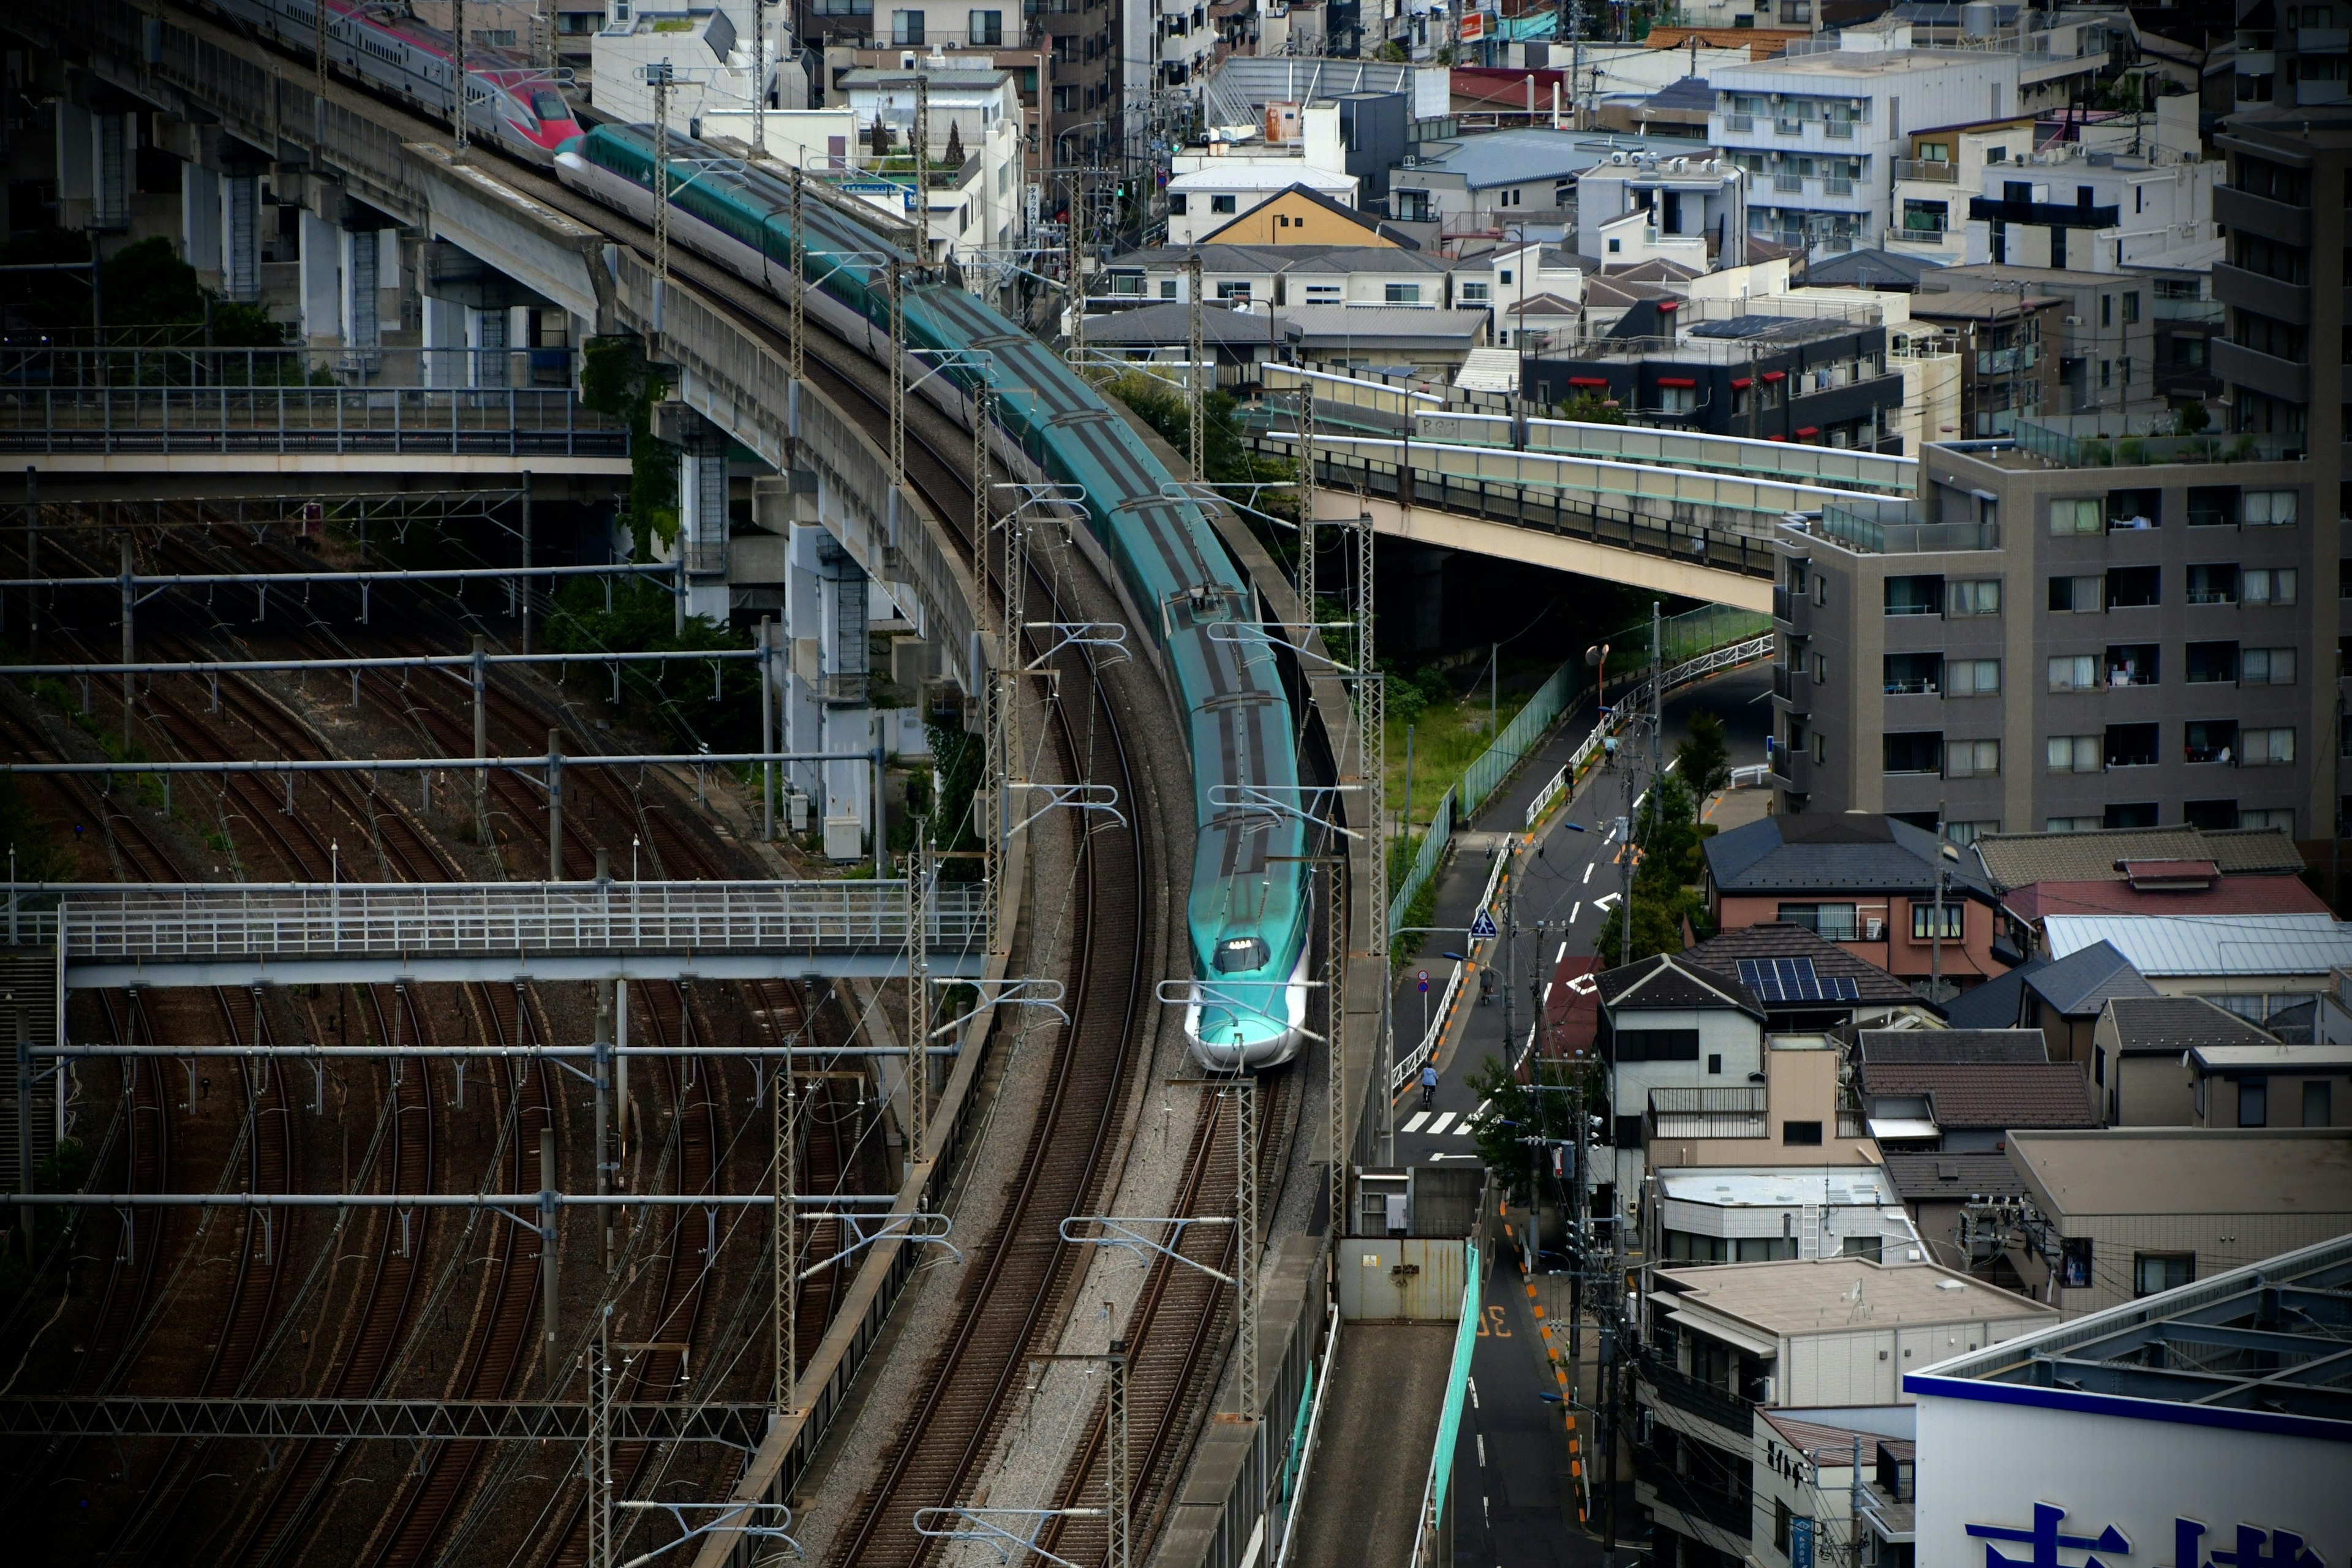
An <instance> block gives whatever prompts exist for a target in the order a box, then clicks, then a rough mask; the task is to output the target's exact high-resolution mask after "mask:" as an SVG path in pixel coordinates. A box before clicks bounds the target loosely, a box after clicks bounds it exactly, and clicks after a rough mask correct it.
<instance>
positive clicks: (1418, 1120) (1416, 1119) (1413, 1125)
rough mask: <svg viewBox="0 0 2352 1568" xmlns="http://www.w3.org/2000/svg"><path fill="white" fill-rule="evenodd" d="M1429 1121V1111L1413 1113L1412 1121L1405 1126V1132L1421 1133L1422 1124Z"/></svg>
mask: <svg viewBox="0 0 2352 1568" xmlns="http://www.w3.org/2000/svg"><path fill="white" fill-rule="evenodd" d="M1428 1120H1429V1112H1428V1111H1426V1110H1416V1111H1414V1112H1413V1113H1412V1121H1408V1122H1406V1123H1405V1124H1404V1130H1405V1131H1407V1132H1418V1131H1421V1124H1422V1123H1423V1122H1424V1121H1428Z"/></svg>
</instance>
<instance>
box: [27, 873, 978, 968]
mask: <svg viewBox="0 0 2352 1568" xmlns="http://www.w3.org/2000/svg"><path fill="white" fill-rule="evenodd" d="M12 924H13V926H14V929H15V930H16V937H17V940H30V941H36V942H56V940H57V937H58V931H59V929H60V924H62V929H63V931H64V938H65V941H64V949H65V952H64V960H65V975H66V985H67V987H68V989H73V990H81V989H88V988H91V987H97V986H106V985H125V984H149V985H164V984H237V983H240V982H244V983H252V982H257V981H259V980H262V979H265V978H266V979H276V980H293V979H296V978H299V979H302V980H305V981H320V980H325V979H328V978H330V977H341V976H355V977H366V978H382V979H415V980H419V981H423V980H438V979H452V978H456V979H482V978H490V977H494V976H500V975H513V976H517V977H520V976H521V975H531V976H536V977H540V978H559V977H563V976H565V975H568V974H572V973H577V974H580V975H582V976H599V975H611V974H620V975H627V976H637V977H644V978H657V977H665V976H675V975H678V974H688V973H691V974H703V975H709V976H711V977H713V978H719V977H722V976H731V975H745V976H755V975H764V974H776V973H835V974H838V973H895V972H900V971H903V970H904V968H905V963H906V957H905V954H906V949H907V942H908V918H907V884H906V883H905V881H903V880H888V881H857V882H814V881H802V882H604V883H598V882H540V883H532V882H490V883H446V884H429V885H419V884H415V883H341V884H325V885H321V884H318V883H276V884H244V885H225V884H217V883H205V884H194V885H188V886H172V887H165V886H154V887H130V886H125V887H107V886H94V887H78V888H74V889H69V890H67V891H66V892H65V896H64V897H63V898H62V899H61V900H60V901H59V902H58V905H57V907H56V908H55V909H54V910H28V911H24V912H21V913H19V914H18V915H17V916H16V918H15V920H14V921H13V922H12ZM928 926H929V946H930V948H931V950H932V951H933V952H936V953H937V954H938V955H939V957H940V968H941V969H942V971H943V972H945V973H960V972H961V969H962V968H963V967H964V966H965V964H966V963H967V962H969V961H971V959H972V955H976V954H977V953H978V952H980V950H981V949H982V947H984V946H985V944H986V939H987V931H986V915H985V908H984V905H983V903H982V896H981V890H980V889H978V888H977V887H972V886H950V887H944V888H940V889H938V890H937V891H936V893H935V894H934V896H933V898H932V899H931V900H930V918H929V921H928Z"/></svg>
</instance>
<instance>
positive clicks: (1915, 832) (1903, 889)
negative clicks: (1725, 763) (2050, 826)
mask: <svg viewBox="0 0 2352 1568" xmlns="http://www.w3.org/2000/svg"><path fill="white" fill-rule="evenodd" d="M1705 852H1706V869H1707V875H1708V876H1709V877H1711V878H1713V879H1714V881H1715V885H1716V887H1717V888H1718V889H1721V890H1722V891H1724V892H1727V893H1762V892H1790V893H1797V892H1868V893H1932V892H1933V891H1934V890H1935V887H1936V859H1937V838H1936V836H1935V835H1934V834H1932V833H1928V832H1927V831H1925V830H1923V829H1921V828H1916V827H1914V826H1911V825H1910V824H1909V823H1907V822H1897V821H1895V819H1894V818H1892V817H1888V816H1852V815H1836V816H1814V815H1810V814H1809V815H1806V816H1765V817H1759V818H1758V819H1757V820H1756V821H1754V822H1750V823H1748V824H1746V825H1744V826H1739V827H1735V828H1733V829H1732V830H1731V831H1730V832H1728V833H1719V834H1717V835H1716V836H1715V837H1712V838H1710V839H1708V840H1707V841H1706V848H1705ZM1949 885H1950V886H1953V887H1961V888H1965V887H1969V886H1971V885H1977V886H1981V885H1982V880H1981V874H1980V873H1979V870H1978V868H1977V867H1976V866H1975V865H1974V864H1973V863H1972V862H1970V861H1969V859H1967V858H1965V857H1964V858H1961V859H1960V860H1958V861H1957V862H1953V863H1952V871H1951V877H1950V880H1949ZM1985 890H1986V891H1987V893H1988V894H1990V889H1989V888H1988V889H1985Z"/></svg>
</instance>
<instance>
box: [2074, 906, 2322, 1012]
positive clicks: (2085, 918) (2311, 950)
mask: <svg viewBox="0 0 2352 1568" xmlns="http://www.w3.org/2000/svg"><path fill="white" fill-rule="evenodd" d="M2042 930H2043V931H2044V932H2045V934H2046V936H2047V938H2048V940H2049V943H2050V952H2051V954H2052V956H2053V957H2056V958H2062V959H2063V958H2064V957H2065V956H2067V955H2068V954H2070V953H2074V952H2079V951H2081V950H2083V949H2084V948H2088V947H2094V946H2098V945H2102V944H2104V945H2105V946H2107V947H2110V948H2113V949H2114V950H2115V951H2116V952H2119V953H2121V954H2123V956H2124V957H2125V958H2126V960H2127V961H2129V963H2131V965H2132V967H2133V968H2134V969H2136V970H2137V971H2138V972H2139V973H2141V974H2142V975H2144V976H2146V977H2147V982H2148V984H2151V985H2153V986H2155V987H2156V988H2157V989H2158V991H2160V992H2163V993H2165V994H2168V995H2174V996H2204V997H2206V998H2208V999H2209V1000H2210V1001H2212V1002H2213V1003H2215V1004H2216V1005H2219V1006H2222V1007H2226V1008H2228V1009H2229V1010H2230V1011H2231V1012H2232V1013H2235V1014H2238V1015H2239V1016H2242V1017H2244V1018H2246V1019H2248V1020H2250V1021H2252V1022H2253V1023H2256V1024H2261V1025H2263V1026H2265V1027H2267V1026H2269V1024H2270V1021H2271V1020H2272V1019H2273V1018H2274V1017H2278V1016H2280V1015H2284V1014H2294V1013H2296V1012H2297V1010H2298V1009H2305V1008H2309V1007H2310V1006H2311V1005H2313V1004H2314V1003H2315V1002H2316V1001H2317V1000H2318V999H2319V998H2320V997H2321V996H2322V995H2324V994H2326V993H2327V992H2329V991H2330V990H2331V989H2333V981H2332V979H2331V978H2330V975H2331V972H2332V971H2333V970H2335V969H2336V968H2337V967H2338V966H2341V965H2345V964H2352V925H2346V924H2344V923H2343V922H2341V921H2337V920H2336V918H2335V917H2334V916H2333V915H2329V914H2325V913H2321V914H2294V915H2169V916H2166V915H2050V916H2047V917H2045V918H2044V919H2043V921H2042ZM2294 1021H2295V1022H2296V1023H2298V1024H2299V1025H2301V1026H2302V1027H2304V1028H2305V1029H2306V1030H2307V1029H2308V1028H2309V1027H2310V1026H2311V1020H2310V1018H2309V1017H2308V1016H2297V1017H2296V1018H2295V1020H2294ZM2305 1038H2308V1035H2306V1036H2305Z"/></svg>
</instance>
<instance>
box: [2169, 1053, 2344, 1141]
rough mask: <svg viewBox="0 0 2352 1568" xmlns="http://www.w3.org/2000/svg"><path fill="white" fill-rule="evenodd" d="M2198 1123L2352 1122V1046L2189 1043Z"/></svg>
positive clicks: (2326, 1124) (2280, 1124)
mask: <svg viewBox="0 0 2352 1568" xmlns="http://www.w3.org/2000/svg"><path fill="white" fill-rule="evenodd" d="M2186 1063H2187V1068H2188V1070H2187V1072H2186V1073H2185V1074H2184V1075H2183V1076H2184V1077H2186V1078H2187V1079H2188V1089H2189V1110H2190V1122H2189V1124H2190V1125H2191V1126H2194V1127H2342V1126H2352V1046H2326V1045H2310V1044H2296V1045H2289V1044H2287V1043H2286V1042H2285V1041H2284V1040H2266V1041H2261V1042H2254V1043H2247V1044H2242V1045H2228V1046H2191V1047H2189V1050H2188V1052H2187V1053H2186Z"/></svg>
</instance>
